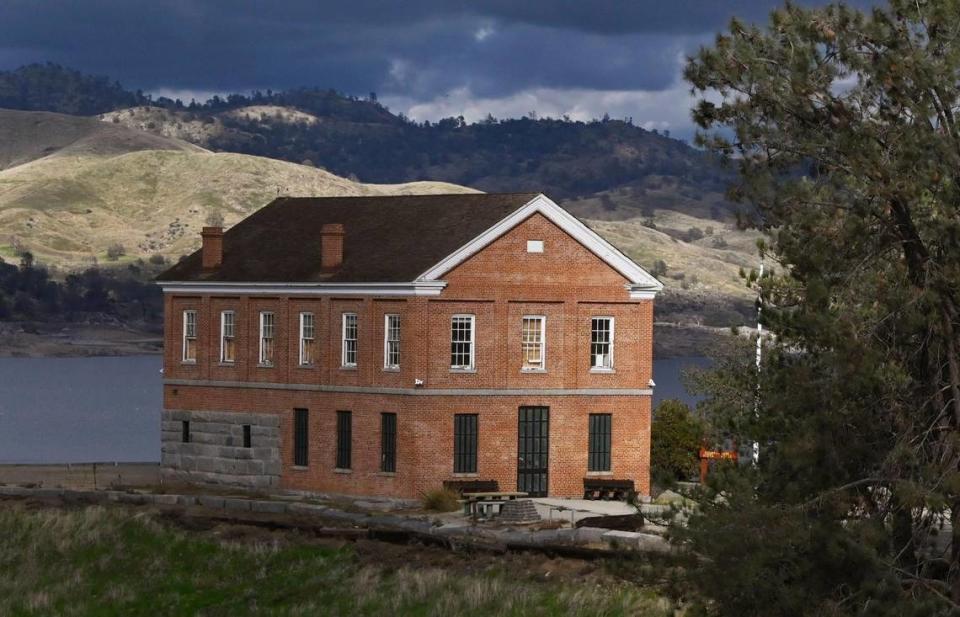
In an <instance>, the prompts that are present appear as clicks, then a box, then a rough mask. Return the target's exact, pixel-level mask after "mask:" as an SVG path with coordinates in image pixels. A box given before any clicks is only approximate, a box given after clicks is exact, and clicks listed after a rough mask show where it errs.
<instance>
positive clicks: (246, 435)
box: [243, 424, 252, 448]
mask: <svg viewBox="0 0 960 617" xmlns="http://www.w3.org/2000/svg"><path fill="white" fill-rule="evenodd" d="M251 442H252V439H251V436H250V425H249V424H244V425H243V447H244V448H249V447H250V446H251V445H252V444H251Z"/></svg>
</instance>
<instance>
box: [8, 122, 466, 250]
mask: <svg viewBox="0 0 960 617" xmlns="http://www.w3.org/2000/svg"><path fill="white" fill-rule="evenodd" d="M0 135H10V136H14V137H15V138H14V139H9V140H3V141H2V144H3V146H2V150H0V157H2V158H0V160H3V161H5V164H4V168H3V169H2V170H0V256H2V257H5V258H7V259H15V258H16V253H17V252H22V251H24V250H29V251H30V252H31V253H33V254H34V256H35V257H36V258H37V259H38V260H39V261H41V262H44V263H46V264H49V265H52V266H56V267H60V268H64V269H71V268H78V267H82V266H85V265H90V264H91V263H92V262H93V261H94V260H95V259H96V260H99V261H103V260H107V259H108V255H107V249H108V248H110V247H117V246H122V247H123V253H125V255H124V256H123V259H133V258H148V257H150V256H151V255H155V254H160V255H163V256H165V257H167V258H169V259H176V258H177V257H179V256H180V255H182V254H185V253H188V252H190V251H192V250H194V249H195V248H196V244H197V242H198V240H197V239H198V237H199V236H198V233H199V230H200V227H202V226H203V224H204V222H205V221H207V220H208V219H210V217H211V216H214V217H222V219H223V221H224V223H225V224H226V225H227V226H229V225H230V224H232V223H234V222H236V221H237V220H239V219H240V218H242V217H244V216H246V215H247V214H249V213H250V212H252V211H254V210H255V209H257V208H259V207H261V206H263V205H264V204H266V203H267V202H269V201H270V200H271V199H273V198H274V197H276V196H277V195H372V194H410V193H437V192H461V191H469V190H471V189H467V188H464V187H460V186H456V185H452V184H446V183H435V182H415V183H405V184H398V185H371V184H361V183H358V182H353V181H351V180H347V179H345V178H340V177H338V176H335V175H333V174H331V173H328V172H326V171H323V170H320V169H316V168H313V167H307V166H304V165H296V164H293V163H287V162H284V161H276V160H273V159H267V158H262V157H255V156H248V155H243V154H233V153H213V152H209V151H206V150H203V149H202V148H199V147H197V146H194V145H191V144H189V143H186V142H183V141H179V140H175V139H170V138H164V137H159V136H156V135H152V134H149V133H144V132H141V131H135V130H133V129H129V128H126V127H122V126H114V125H112V124H105V123H102V122H98V121H97V120H94V119H89V118H75V117H72V116H63V115H59V114H51V113H39V112H10V111H0ZM18 136H30V138H29V139H27V138H21V137H18ZM16 163H19V164H16ZM115 252H116V251H115Z"/></svg>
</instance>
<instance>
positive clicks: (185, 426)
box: [180, 420, 190, 443]
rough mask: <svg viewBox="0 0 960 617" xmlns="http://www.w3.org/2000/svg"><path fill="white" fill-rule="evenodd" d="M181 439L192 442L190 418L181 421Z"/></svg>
mask: <svg viewBox="0 0 960 617" xmlns="http://www.w3.org/2000/svg"><path fill="white" fill-rule="evenodd" d="M180 441H182V442H183V443H190V420H183V421H182V422H181V423H180Z"/></svg>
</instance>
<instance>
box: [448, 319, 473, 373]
mask: <svg viewBox="0 0 960 617" xmlns="http://www.w3.org/2000/svg"><path fill="white" fill-rule="evenodd" d="M458 319H468V320H470V341H469V344H470V363H469V364H454V363H453V355H454V351H453V345H454V343H455V342H459V343H463V341H454V340H453V324H454V323H456V322H457V320H458ZM476 357H477V316H476V315H474V314H472V313H457V314H456V315H451V316H450V370H451V371H461V372H472V371H475V370H476V369H477V363H476Z"/></svg>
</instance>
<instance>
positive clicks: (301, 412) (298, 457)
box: [293, 409, 309, 467]
mask: <svg viewBox="0 0 960 617" xmlns="http://www.w3.org/2000/svg"><path fill="white" fill-rule="evenodd" d="M308 414H309V412H308V411H307V410H306V409H294V410H293V464H294V465H297V466H299V467H306V466H307V463H308V459H307V452H308V448H307V444H308V434H307V425H308V422H307V420H308V418H309V415H308Z"/></svg>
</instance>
